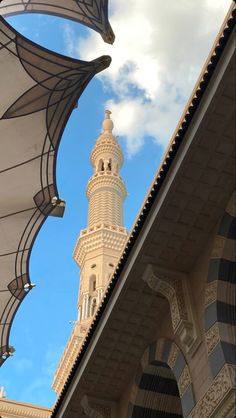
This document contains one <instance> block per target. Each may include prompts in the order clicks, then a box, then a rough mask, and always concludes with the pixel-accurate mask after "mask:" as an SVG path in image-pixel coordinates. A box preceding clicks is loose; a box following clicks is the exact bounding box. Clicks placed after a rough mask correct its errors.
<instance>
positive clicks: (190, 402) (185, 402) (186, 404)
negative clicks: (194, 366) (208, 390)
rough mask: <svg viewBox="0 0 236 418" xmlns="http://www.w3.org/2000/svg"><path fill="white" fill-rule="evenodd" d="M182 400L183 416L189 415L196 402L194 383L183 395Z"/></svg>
mask: <svg viewBox="0 0 236 418" xmlns="http://www.w3.org/2000/svg"><path fill="white" fill-rule="evenodd" d="M181 401H182V402H181V403H182V408H183V416H184V417H187V416H188V415H189V414H190V412H191V411H192V409H193V408H194V406H195V404H196V402H195V400H194V395H193V388H192V385H190V386H189V387H188V389H187V390H186V392H185V393H184V395H183V396H182V399H181Z"/></svg>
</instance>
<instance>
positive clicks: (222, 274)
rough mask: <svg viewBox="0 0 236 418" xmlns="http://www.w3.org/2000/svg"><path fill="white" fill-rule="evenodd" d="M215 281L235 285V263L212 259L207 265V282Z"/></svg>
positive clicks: (222, 259)
mask: <svg viewBox="0 0 236 418" xmlns="http://www.w3.org/2000/svg"><path fill="white" fill-rule="evenodd" d="M215 280H222V281H224V282H230V283H236V263H235V262H234V261H229V260H225V259H224V258H212V259H211V260H210V263H209V270H208V277H207V281H208V282H213V281H215Z"/></svg>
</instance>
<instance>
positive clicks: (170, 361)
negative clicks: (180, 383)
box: [168, 343, 179, 369]
mask: <svg viewBox="0 0 236 418" xmlns="http://www.w3.org/2000/svg"><path fill="white" fill-rule="evenodd" d="M178 353H179V348H178V347H177V345H176V344H174V343H173V344H172V345H171V349H170V354H169V358H168V366H169V367H170V368H171V369H173V367H174V365H175V362H176V359H177V356H178Z"/></svg>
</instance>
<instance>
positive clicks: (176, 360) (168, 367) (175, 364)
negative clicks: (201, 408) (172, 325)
mask: <svg viewBox="0 0 236 418" xmlns="http://www.w3.org/2000/svg"><path fill="white" fill-rule="evenodd" d="M194 406H195V400H194V394H193V388H192V382H191V377H190V372H189V368H188V365H187V363H186V360H185V357H184V355H183V354H182V352H181V350H180V349H179V347H178V346H177V345H176V344H175V343H174V342H173V341H171V340H169V339H166V338H159V339H158V340H157V341H156V342H155V343H153V344H151V345H150V346H149V347H148V348H147V349H146V350H145V352H144V354H143V357H142V359H141V364H140V366H139V369H138V371H137V374H136V377H135V380H134V383H133V386H132V390H131V396H130V402H129V407H128V414H127V418H139V417H140V418H141V417H142V418H145V417H146V418H159V417H164V416H166V417H168V418H180V417H184V418H185V417H187V416H188V415H189V414H190V412H191V410H192V409H193V408H194Z"/></svg>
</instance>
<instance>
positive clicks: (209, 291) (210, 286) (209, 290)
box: [205, 281, 217, 306]
mask: <svg viewBox="0 0 236 418" xmlns="http://www.w3.org/2000/svg"><path fill="white" fill-rule="evenodd" d="M216 298H217V281H214V282H209V283H207V285H206V290H205V306H208V305H210V304H211V303H213V302H215V301H216Z"/></svg>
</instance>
